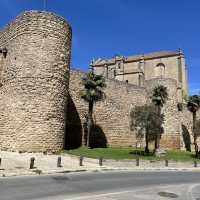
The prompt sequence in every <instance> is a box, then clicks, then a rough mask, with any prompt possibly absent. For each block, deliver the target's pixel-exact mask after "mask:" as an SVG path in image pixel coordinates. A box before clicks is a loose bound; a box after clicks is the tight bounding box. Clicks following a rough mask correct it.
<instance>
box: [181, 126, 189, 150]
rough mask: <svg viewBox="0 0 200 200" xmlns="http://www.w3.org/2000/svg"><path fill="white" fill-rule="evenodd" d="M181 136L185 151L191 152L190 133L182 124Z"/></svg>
mask: <svg viewBox="0 0 200 200" xmlns="http://www.w3.org/2000/svg"><path fill="white" fill-rule="evenodd" d="M182 135H183V141H184V144H185V149H186V151H191V139H190V133H189V131H188V129H187V127H186V126H185V125H183V124H182Z"/></svg>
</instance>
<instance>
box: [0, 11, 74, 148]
mask: <svg viewBox="0 0 200 200" xmlns="http://www.w3.org/2000/svg"><path fill="white" fill-rule="evenodd" d="M71 36H72V34H71V27H70V26H69V24H68V23H67V22H66V21H65V20H64V19H63V18H61V17H58V16H56V15H54V14H52V13H49V12H39V11H28V12H25V13H23V14H22V15H20V16H18V17H17V18H16V20H15V21H13V22H12V23H10V24H9V25H8V26H7V27H6V28H4V29H2V30H1V32H0V49H1V51H0V69H1V70H0V71H1V75H0V81H1V88H0V110H1V112H0V149H1V150H9V151H29V152H34V151H52V152H54V151H58V150H60V149H63V147H64V129H65V112H66V110H65V109H66V103H67V89H68V74H69V66H70V52H71Z"/></svg>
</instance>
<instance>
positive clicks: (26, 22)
mask: <svg viewBox="0 0 200 200" xmlns="http://www.w3.org/2000/svg"><path fill="white" fill-rule="evenodd" d="M71 37H72V31H71V27H70V25H69V24H68V23H67V22H66V21H65V20H64V19H63V18H62V17H59V16H56V15H55V14H53V13H49V12H40V11H28V12H25V13H23V14H22V15H20V16H18V17H17V18H16V20H14V21H13V22H12V23H10V24H9V25H8V26H7V27H6V28H4V29H2V30H1V31H0V110H1V112H0V150H6V151H22V152H23V151H26V152H44V151H45V152H46V151H49V152H57V151H59V150H61V149H63V148H68V149H70V148H77V147H79V146H81V144H83V143H84V140H85V138H84V121H85V116H86V114H87V112H88V105H87V103H86V102H84V101H83V100H82V99H81V97H80V91H81V90H82V89H83V85H82V83H81V79H82V77H83V76H84V73H83V72H80V71H77V70H71V71H70V56H71V55H70V54H71ZM130 59H131V60H130ZM161 61H162V62H161ZM96 62H97V63H96V65H99V62H100V64H101V65H102V62H103V65H102V66H103V67H99V66H96V68H95V69H96V70H100V71H98V72H99V73H102V69H104V72H105V74H107V76H106V77H107V79H106V84H107V87H106V89H105V93H106V99H105V100H104V101H101V102H97V103H96V104H95V106H94V116H93V118H94V122H95V127H94V131H93V132H94V134H93V136H92V137H93V138H92V140H91V141H94V143H93V144H92V146H93V147H100V146H102V145H111V146H129V145H136V142H139V143H143V142H144V140H143V139H141V140H138V138H136V135H137V134H136V132H135V131H131V130H130V124H129V123H130V110H131V108H132V107H134V106H136V105H137V106H139V105H140V106H141V105H144V104H145V103H148V102H149V100H150V99H149V97H150V93H151V91H152V89H153V88H154V87H155V86H156V85H158V84H162V85H165V86H166V87H167V89H168V93H169V99H168V101H167V103H166V105H165V106H164V107H163V109H162V110H163V113H164V115H165V122H164V134H163V135H162V139H161V146H162V147H164V148H174V149H180V148H183V147H184V146H185V147H186V146H187V145H188V144H189V145H191V143H192V142H191V141H192V137H191V127H192V115H191V113H190V112H188V111H187V109H186V107H185V106H184V109H183V110H182V111H180V110H178V107H177V104H178V103H182V102H184V101H183V98H182V96H183V93H184V91H185V92H186V93H187V80H186V69H185V60H184V55H183V53H182V52H181V51H179V52H160V53H156V52H155V53H153V54H147V55H143V56H139V57H138V56H134V57H129V58H124V57H120V58H117V57H116V58H115V59H114V60H113V59H111V60H104V61H102V60H97V61H96ZM105 64H107V65H105ZM110 64H112V65H113V64H114V65H113V66H112V65H111V66H110ZM124 64H125V65H124ZM93 65H94V63H93ZM93 67H95V66H93ZM105 67H106V68H105ZM110 67H111V68H112V69H111V68H110ZM113 67H114V68H113ZM124 67H125V68H124ZM105 69H106V70H105ZM114 69H115V70H114ZM109 70H110V71H109ZM113 70H114V71H113ZM123 70H124V71H123ZM181 72H183V73H182V74H181ZM109 73H110V74H112V75H113V76H114V75H119V77H118V78H116V79H113V77H112V76H109ZM136 74H137V76H138V77H137V76H136ZM122 75H123V76H122ZM130 83H132V84H130ZM198 118H200V112H199V113H198ZM188 138H189V139H188ZM188 141H189V142H188ZM102 143H103V144H102ZM184 143H185V144H184ZM186 143H187V144H186Z"/></svg>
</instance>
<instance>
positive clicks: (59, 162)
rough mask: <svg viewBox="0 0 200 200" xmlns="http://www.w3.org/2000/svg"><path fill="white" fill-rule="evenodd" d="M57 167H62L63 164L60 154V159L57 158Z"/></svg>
mask: <svg viewBox="0 0 200 200" xmlns="http://www.w3.org/2000/svg"><path fill="white" fill-rule="evenodd" d="M57 167H62V165H61V157H60V156H59V157H58V160H57Z"/></svg>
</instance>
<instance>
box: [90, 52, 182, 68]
mask: <svg viewBox="0 0 200 200" xmlns="http://www.w3.org/2000/svg"><path fill="white" fill-rule="evenodd" d="M180 54H182V52H181V51H157V52H152V53H146V54H139V55H133V56H128V57H124V56H121V59H124V61H125V62H131V61H138V60H142V59H144V60H148V59H153V58H162V57H170V56H178V55H180ZM117 59H119V56H118V57H117ZM115 61H116V57H114V58H111V59H101V58H99V59H97V60H95V61H94V62H93V63H92V64H91V66H102V65H106V64H107V65H110V64H115Z"/></svg>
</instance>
